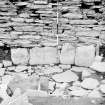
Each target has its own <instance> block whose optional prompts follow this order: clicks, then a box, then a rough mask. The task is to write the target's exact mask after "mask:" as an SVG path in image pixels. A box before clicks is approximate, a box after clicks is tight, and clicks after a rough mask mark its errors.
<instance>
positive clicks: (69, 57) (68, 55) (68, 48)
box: [60, 43, 75, 64]
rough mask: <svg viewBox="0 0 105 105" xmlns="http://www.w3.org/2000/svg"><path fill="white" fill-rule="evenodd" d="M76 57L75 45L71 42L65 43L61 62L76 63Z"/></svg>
mask: <svg viewBox="0 0 105 105" xmlns="http://www.w3.org/2000/svg"><path fill="white" fill-rule="evenodd" d="M74 58H75V47H73V46H72V45H71V44H69V43H66V44H64V45H63V47H62V50H61V54H60V62H61V63H62V64H74Z"/></svg>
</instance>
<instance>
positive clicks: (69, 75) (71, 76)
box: [52, 70, 78, 82]
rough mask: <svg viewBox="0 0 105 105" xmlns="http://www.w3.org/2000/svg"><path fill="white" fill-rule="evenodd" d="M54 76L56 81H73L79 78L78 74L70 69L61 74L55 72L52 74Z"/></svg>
mask: <svg viewBox="0 0 105 105" xmlns="http://www.w3.org/2000/svg"><path fill="white" fill-rule="evenodd" d="M52 78H53V79H54V80H55V81H56V82H72V81H77V80H78V76H77V75H76V74H75V73H74V72H72V71H70V70H67V71H65V72H63V73H60V74H55V75H53V76H52Z"/></svg>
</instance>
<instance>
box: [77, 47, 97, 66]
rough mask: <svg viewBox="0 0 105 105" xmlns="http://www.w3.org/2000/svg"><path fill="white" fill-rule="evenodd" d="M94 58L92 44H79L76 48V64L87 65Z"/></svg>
mask: <svg viewBox="0 0 105 105" xmlns="http://www.w3.org/2000/svg"><path fill="white" fill-rule="evenodd" d="M94 58H95V47H94V45H89V46H80V47H77V49H76V56H75V64H76V65H78V66H85V67H89V66H90V65H91V64H92V63H93V61H94Z"/></svg>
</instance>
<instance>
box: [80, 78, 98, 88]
mask: <svg viewBox="0 0 105 105" xmlns="http://www.w3.org/2000/svg"><path fill="white" fill-rule="evenodd" d="M98 85H99V81H98V80H97V79H93V78H85V79H84V80H83V81H82V83H81V86H82V87H83V88H86V89H95V88H97V86H98Z"/></svg>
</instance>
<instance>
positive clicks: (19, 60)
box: [11, 48, 29, 65]
mask: <svg viewBox="0 0 105 105" xmlns="http://www.w3.org/2000/svg"><path fill="white" fill-rule="evenodd" d="M11 59H12V62H13V63H14V64H16V65H18V64H27V63H28V60H29V54H28V51H27V49H26V48H13V49H11Z"/></svg>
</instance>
